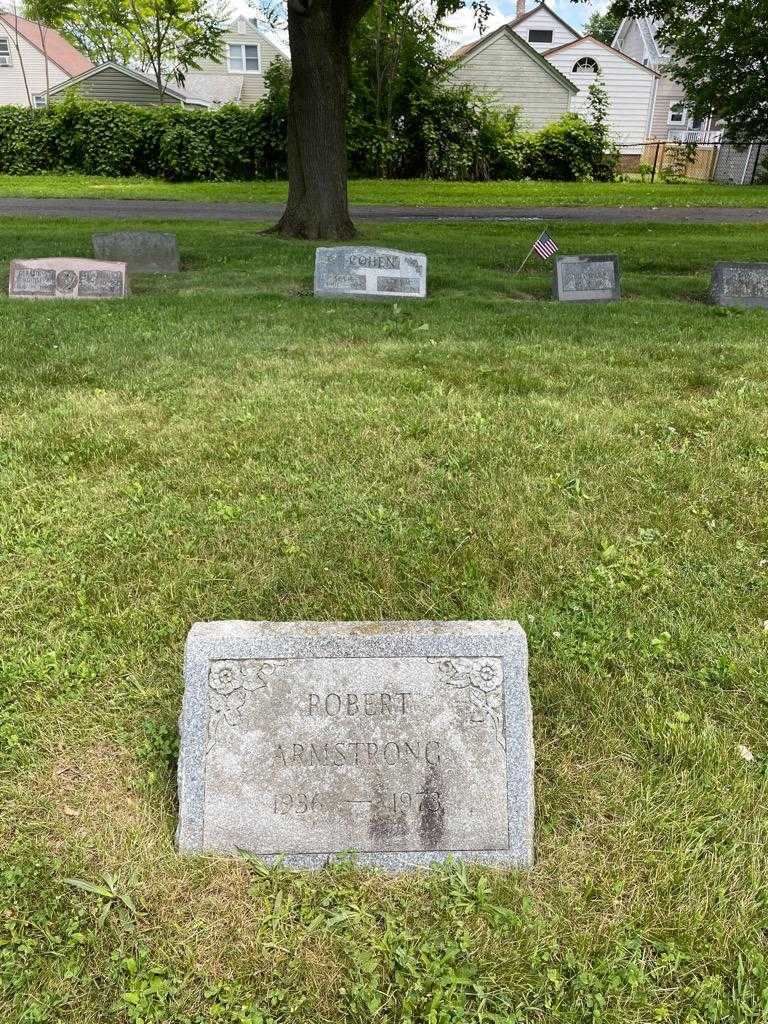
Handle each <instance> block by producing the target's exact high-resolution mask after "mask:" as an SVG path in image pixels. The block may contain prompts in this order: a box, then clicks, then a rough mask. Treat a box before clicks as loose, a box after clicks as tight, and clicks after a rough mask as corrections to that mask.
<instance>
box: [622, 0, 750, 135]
mask: <svg viewBox="0 0 768 1024" xmlns="http://www.w3.org/2000/svg"><path fill="white" fill-rule="evenodd" d="M611 10H612V12H613V13H616V14H618V15H621V16H622V17H623V16H632V17H637V16H643V15H647V16H650V17H653V18H656V19H658V21H659V24H660V27H659V29H658V32H657V36H658V38H659V41H660V42H661V44H662V46H663V48H664V50H665V51H666V52H667V53H669V62H668V64H667V66H666V68H665V69H664V70H665V73H666V74H668V75H669V76H670V77H671V78H673V79H674V80H675V81H677V82H679V83H680V85H682V86H683V88H684V89H685V94H686V100H687V103H688V106H689V108H690V109H691V111H692V113H693V114H694V115H696V116H706V115H707V114H711V113H714V114H716V115H718V116H719V117H720V118H721V119H722V120H723V121H724V122H725V125H726V127H727V130H728V136H729V138H731V139H733V140H734V141H736V142H753V141H763V140H766V139H768V0H727V2H726V0H618V2H617V3H615V4H614V5H613V6H612V8H611Z"/></svg>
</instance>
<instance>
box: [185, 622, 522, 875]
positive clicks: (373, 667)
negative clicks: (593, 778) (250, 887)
mask: <svg viewBox="0 0 768 1024" xmlns="http://www.w3.org/2000/svg"><path fill="white" fill-rule="evenodd" d="M180 731H181V750H180V757H179V770H178V776H179V777H178V782H179V825H178V830H177V836H176V838H177V844H178V848H179V850H180V852H182V853H185V854H192V853H203V852H218V853H225V854H235V853H237V852H238V851H239V850H247V851H249V852H251V853H253V854H254V855H256V856H258V857H259V858H261V859H263V860H265V861H267V862H270V861H272V860H273V859H274V858H275V857H277V856H279V855H284V856H285V861H286V863H287V864H288V865H289V866H292V867H319V866H322V865H323V864H324V863H326V862H327V861H328V860H329V859H330V858H332V857H333V855H334V854H338V853H341V852H342V851H347V850H352V851H355V852H356V853H357V855H358V860H359V861H360V862H361V863H364V864H373V865H378V866H380V867H383V868H385V869H387V870H393V871H398V870H403V869H406V868H408V867H413V866H419V865H425V864H428V863H429V862H430V861H433V860H441V859H443V858H445V857H446V856H448V855H453V856H456V857H460V858H463V859H467V860H471V861H477V862H481V863H484V864H491V865H497V866H516V867H525V866H529V865H530V864H531V863H532V859H533V851H532V832H533V740H532V732H531V707H530V698H529V693H528V681H527V645H526V637H525V633H524V632H523V630H522V629H521V627H520V626H519V625H518V624H517V623H516V622H508V621H500V622H372V623H371V622H357V623H356V622H329V623H319V622H277V623H271V622H207V623H205V622H203V623H197V624H195V625H194V626H193V627H192V629H191V630H190V633H189V637H188V639H187V648H186V657H185V691H184V705H183V710H182V715H181V720H180Z"/></svg>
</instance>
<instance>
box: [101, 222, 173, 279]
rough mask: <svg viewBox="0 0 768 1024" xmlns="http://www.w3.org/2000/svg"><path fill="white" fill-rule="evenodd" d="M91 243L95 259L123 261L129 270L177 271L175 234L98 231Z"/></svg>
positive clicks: (161, 272)
mask: <svg viewBox="0 0 768 1024" xmlns="http://www.w3.org/2000/svg"><path fill="white" fill-rule="evenodd" d="M91 242H92V244H93V252H94V255H95V256H96V257H97V258H98V259H102V260H122V261H124V262H125V264H126V265H127V267H128V270H129V271H130V272H131V273H140V274H177V273H178V272H179V252H178V247H177V245H176V235H173V234H171V233H170V232H168V231H100V232H98V233H96V234H95V235H93V236H92V237H91Z"/></svg>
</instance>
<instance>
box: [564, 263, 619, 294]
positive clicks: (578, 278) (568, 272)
mask: <svg viewBox="0 0 768 1024" xmlns="http://www.w3.org/2000/svg"><path fill="white" fill-rule="evenodd" d="M552 297H553V298H555V299H558V300H559V301H560V302H615V301H617V300H618V299H620V298H621V289H620V287H619V257H618V256H616V255H614V254H613V253H608V254H606V255H603V256H558V257H557V258H556V260H555V274H554V278H553V281H552Z"/></svg>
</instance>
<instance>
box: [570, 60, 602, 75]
mask: <svg viewBox="0 0 768 1024" xmlns="http://www.w3.org/2000/svg"><path fill="white" fill-rule="evenodd" d="M571 74H573V75H584V74H586V75H599V74H600V65H599V64H598V63H597V61H596V60H593V59H592V58H591V57H582V58H581V60H577V61H576V63H575V64H574V65H573V68H572V70H571Z"/></svg>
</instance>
